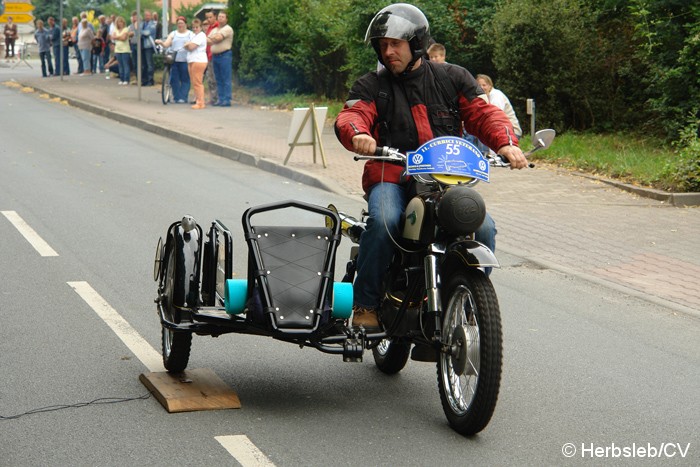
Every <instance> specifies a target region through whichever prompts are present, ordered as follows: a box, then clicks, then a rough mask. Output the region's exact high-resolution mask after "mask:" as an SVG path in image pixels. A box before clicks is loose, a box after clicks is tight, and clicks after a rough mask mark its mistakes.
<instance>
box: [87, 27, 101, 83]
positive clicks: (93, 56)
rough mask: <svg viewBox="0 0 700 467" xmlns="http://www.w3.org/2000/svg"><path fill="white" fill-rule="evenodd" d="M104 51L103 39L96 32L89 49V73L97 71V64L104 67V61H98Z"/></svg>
mask: <svg viewBox="0 0 700 467" xmlns="http://www.w3.org/2000/svg"><path fill="white" fill-rule="evenodd" d="M103 52H104V41H103V40H102V37H100V35H99V31H98V33H97V34H96V35H95V37H94V39H93V40H92V47H91V50H90V72H91V73H93V74H94V73H97V72H98V71H99V67H98V65H100V66H102V67H104V63H100V62H101V61H102V53H103Z"/></svg>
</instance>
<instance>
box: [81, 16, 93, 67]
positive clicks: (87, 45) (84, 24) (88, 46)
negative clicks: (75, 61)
mask: <svg viewBox="0 0 700 467" xmlns="http://www.w3.org/2000/svg"><path fill="white" fill-rule="evenodd" d="M80 25H81V27H80V32H79V33H78V50H79V51H80V58H81V59H82V60H83V72H82V73H80V76H89V75H91V74H92V71H91V68H90V67H91V63H92V40H93V39H94V38H95V33H94V32H93V31H92V28H91V27H90V26H89V25H88V20H87V18H84V19H83V20H82V21H80Z"/></svg>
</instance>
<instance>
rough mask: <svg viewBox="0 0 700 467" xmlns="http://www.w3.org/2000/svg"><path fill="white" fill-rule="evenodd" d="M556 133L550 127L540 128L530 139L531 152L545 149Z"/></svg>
mask: <svg viewBox="0 0 700 467" xmlns="http://www.w3.org/2000/svg"><path fill="white" fill-rule="evenodd" d="M556 134H557V132H556V131H554V130H552V129H547V130H540V131H538V132H537V133H535V138H534V139H533V141H532V144H533V145H534V148H533V149H532V152H534V151H537V150H538V149H547V148H548V147H549V146H550V145H551V144H552V141H554V137H555V136H556Z"/></svg>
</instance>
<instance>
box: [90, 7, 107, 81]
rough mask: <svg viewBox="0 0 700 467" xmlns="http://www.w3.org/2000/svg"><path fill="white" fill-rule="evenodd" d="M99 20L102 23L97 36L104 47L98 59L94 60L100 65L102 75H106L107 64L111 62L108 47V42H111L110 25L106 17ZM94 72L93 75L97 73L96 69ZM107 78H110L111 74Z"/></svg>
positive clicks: (102, 16) (103, 16)
mask: <svg viewBox="0 0 700 467" xmlns="http://www.w3.org/2000/svg"><path fill="white" fill-rule="evenodd" d="M97 19H98V20H99V22H100V28H99V29H98V31H97V33H96V34H95V35H96V36H97V38H99V39H100V42H101V45H102V47H101V50H100V55H99V56H98V59H97V60H94V59H93V60H94V61H96V62H98V63H99V67H100V70H99V71H100V73H104V72H105V63H107V62H108V61H109V48H108V47H107V41H108V40H109V24H107V17H106V16H105V15H100V16H99V17H98V18H97ZM92 71H93V73H94V72H95V70H94V69H93V70H92ZM107 76H109V73H108V74H107Z"/></svg>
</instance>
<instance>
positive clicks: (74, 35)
mask: <svg viewBox="0 0 700 467" xmlns="http://www.w3.org/2000/svg"><path fill="white" fill-rule="evenodd" d="M71 21H72V27H71V30H70V40H71V42H72V43H73V51H74V52H75V58H76V59H77V60H78V73H77V74H79V75H80V74H82V73H83V71H85V67H84V64H83V57H82V56H81V55H80V49H79V48H78V30H79V29H80V22H79V21H78V17H77V16H74V17H73V18H71Z"/></svg>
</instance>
